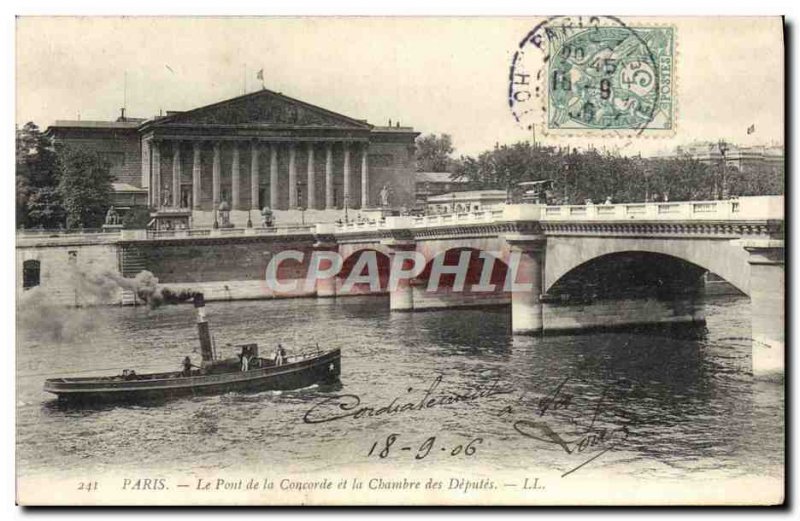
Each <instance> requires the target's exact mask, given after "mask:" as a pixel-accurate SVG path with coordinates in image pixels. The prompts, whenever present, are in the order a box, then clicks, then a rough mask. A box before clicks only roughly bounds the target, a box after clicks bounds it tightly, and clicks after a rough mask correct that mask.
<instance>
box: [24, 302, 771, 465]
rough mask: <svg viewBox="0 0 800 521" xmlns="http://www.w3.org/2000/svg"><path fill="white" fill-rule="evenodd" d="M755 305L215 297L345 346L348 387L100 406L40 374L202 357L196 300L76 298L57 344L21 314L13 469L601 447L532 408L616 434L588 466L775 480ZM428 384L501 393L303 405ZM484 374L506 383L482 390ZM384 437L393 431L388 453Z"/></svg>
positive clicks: (265, 323)
mask: <svg viewBox="0 0 800 521" xmlns="http://www.w3.org/2000/svg"><path fill="white" fill-rule="evenodd" d="M749 305H750V304H749V301H748V300H747V299H745V298H736V297H715V298H713V299H710V300H708V301H707V303H706V306H705V309H706V315H707V326H706V328H705V329H703V330H700V331H697V330H695V331H685V332H678V333H676V332H672V333H667V332H663V331H653V330H650V331H629V332H602V333H589V334H581V335H564V336H547V337H544V338H534V337H513V336H512V335H511V334H510V310H509V309H508V308H502V307H500V308H493V309H489V310H463V309H461V310H443V311H433V312H418V313H391V312H390V311H389V309H388V300H387V299H386V298H382V297H352V298H347V299H339V300H336V301H334V300H314V299H291V300H278V301H240V302H230V303H220V302H215V303H210V304H209V305H208V306H207V310H208V316H209V320H210V323H211V327H212V332H213V334H214V336H215V339H216V342H217V344H218V345H219V346H222V345H223V344H224V343H226V342H231V343H237V342H242V343H244V342H251V341H255V342H258V343H259V345H261V346H262V350H263V349H264V347H263V346H268V349H269V350H270V351H271V349H272V348H273V346H274V345H275V344H276V343H277V342H282V343H283V345H284V346H287V347H288V348H289V350H290V351H291V350H299V349H302V348H306V347H308V346H314V345H316V344H317V343H318V344H319V346H320V347H322V348H334V347H338V348H341V349H342V376H341V385H339V386H335V387H327V388H324V387H323V388H320V387H315V388H310V389H304V390H299V391H290V392H283V393H278V392H264V393H260V394H252V395H238V394H227V395H223V396H210V397H197V398H186V399H179V400H174V401H170V402H167V403H165V404H162V405H157V406H135V405H120V406H109V407H98V408H93V409H86V408H83V409H75V408H64V407H63V406H59V404H58V403H57V402H55V401H54V400H53V397H51V396H50V395H48V394H46V393H44V392H43V391H42V385H43V382H44V380H45V378H47V377H52V376H68V375H71V374H74V375H84V376H88V375H92V374H118V373H119V372H121V370H122V369H123V368H132V369H136V370H137V372H140V373H141V372H145V371H147V370H177V369H179V367H180V362H181V360H182V359H183V357H184V356H185V355H186V354H191V355H192V357H193V359H195V360H199V351H198V349H197V347H196V344H197V341H196V338H197V335H196V330H195V325H194V311H193V308H192V307H191V306H188V305H181V306H165V307H162V308H159V309H156V310H149V309H146V308H141V307H140V308H132V307H127V308H119V307H105V308H92V309H79V310H71V311H70V312H69V313H71V315H67V316H66V317H58V319H59V320H61V319H64V318H66V319H68V320H70V321H71V324H72V327H71V328H68V329H66V330H64V331H62V333H61V334H63V335H64V336H65V338H62V339H61V341H58V342H56V341H54V340H53V338H52V337H51V336H50V335H51V334H52V331H51V330H49V329H48V330H42V331H31V330H25V328H24V327H21V328H20V331H19V335H18V341H17V344H18V345H17V374H18V379H17V396H16V400H17V440H16V443H17V462H18V473H19V475H20V476H43V475H45V474H53V473H65V474H73V475H74V474H80V473H83V474H86V475H88V474H89V473H92V474H94V473H102V472H108V471H115V472H119V471H125V470H126V469H131V470H135V471H136V472H139V473H142V472H144V471H147V470H152V471H164V470H165V469H168V470H169V471H170V472H173V473H186V474H188V475H198V474H201V473H203V472H207V471H214V472H217V473H219V472H225V471H226V470H235V469H239V468H241V467H243V466H248V465H252V466H253V467H254V468H264V467H267V468H291V469H292V470H293V471H297V472H306V471H308V472H319V471H332V472H336V471H338V470H340V469H343V468H346V467H347V466H348V465H359V464H370V463H374V464H380V463H381V462H382V461H391V465H393V466H394V467H393V468H406V469H420V468H422V469H424V468H429V467H432V466H435V467H436V468H442V467H448V466H449V467H452V468H454V469H462V470H463V469H465V468H466V469H482V470H484V471H491V470H493V469H497V470H506V471H513V470H515V469H528V468H531V467H532V466H539V467H542V468H544V467H547V468H551V469H556V470H557V471H558V472H560V473H566V472H569V471H570V470H572V469H574V468H575V467H576V466H578V465H579V464H580V463H581V462H583V461H585V460H586V459H588V456H589V455H591V454H596V453H597V450H599V448H600V447H601V446H602V444H601V445H599V446H598V447H595V448H593V449H592V450H588V451H587V452H586V455H587V456H585V457H577V456H576V454H567V452H566V451H565V450H563V447H561V446H559V445H557V444H555V443H549V442H547V440H544V441H542V440H536V439H534V438H533V437H530V436H526V435H523V434H521V433H520V429H515V427H514V426H515V424H516V425H518V426H521V430H527V431H529V434H530V433H531V432H533V434H536V433H537V432H538V433H539V434H541V431H538V430H536V429H535V428H533V429H532V428H531V427H530V426H531V423H530V422H536V421H546V422H547V425H548V426H549V428H551V429H552V430H553V431H557V432H560V433H564V434H562V436H565V437H566V436H568V435H569V434H570V433H572V434H574V433H578V432H583V431H585V430H586V429H587V428H591V429H594V430H595V431H596V430H597V429H606V432H608V433H612V434H609V438H613V440H610V441H609V440H605V442H604V443H606V446H608V445H609V444H611V443H612V442H614V443H615V445H614V447H613V448H612V450H609V451H608V452H606V453H604V454H603V455H602V456H600V457H597V458H596V459H595V460H593V461H592V462H591V463H590V464H587V466H586V468H587V469H588V468H589V467H592V468H594V469H596V470H601V471H603V472H610V473H612V474H615V475H623V476H629V477H630V476H633V477H637V478H639V477H642V478H656V479H662V478H666V479H668V478H679V477H680V478H683V477H687V476H696V477H698V478H700V479H702V478H704V477H707V476H715V475H724V476H754V475H767V476H771V477H777V478H780V477H781V476H782V475H783V457H784V452H783V446H784V438H783V411H784V402H783V391H782V387H781V386H780V385H776V384H770V383H762V382H754V381H753V378H752V376H751V375H750V374H749V371H750V344H749V342H748V341H747V340H746V338H748V336H749ZM54 320H56V317H54ZM220 349H221V350H223V351H224V347H221V348H220ZM262 353H263V351H262ZM437 377H438V378H440V379H441V382H440V383H439V384H438V386H436V385H437V384H436V379H437ZM432 385H434V386H436V388H435V389H434V390H433V391H431V393H430V396H443V395H452V394H453V393H458V394H460V395H462V396H465V395H470V394H472V395H473V397H474V396H475V395H476V394H477V393H478V392H479V391H481V390H482V391H484V394H489V395H490V396H478V397H475V398H474V399H472V400H467V401H461V402H458V403H452V404H444V405H437V406H434V407H430V408H426V409H424V410H419V409H417V410H410V411H406V412H403V413H396V414H383V415H378V416H374V417H369V416H365V417H361V418H352V417H347V418H343V419H339V420H333V421H326V422H323V423H314V424H311V423H306V422H304V416H305V415H306V414H308V415H309V416H308V418H309V419H310V420H312V421H318V420H323V419H325V418H330V417H331V416H332V415H335V414H341V412H342V411H341V410H339V409H337V408H335V407H320V406H319V405H318V404H319V403H320V401H321V400H324V399H326V398H330V397H331V396H335V395H343V394H348V395H356V396H358V397H359V398H360V400H361V405H362V406H370V407H374V408H376V409H377V408H379V407H381V406H385V405H388V404H390V403H392V401H393V400H394V399H395V398H398V401H397V403H407V402H409V403H410V402H414V403H417V402H419V401H420V400H421V399H422V398H423V397H424V395H425V390H426V389H429V388H430V387H431V386H432ZM492 386H494V387H493V389H494V390H495V391H500V390H502V391H504V393H503V394H493V393H492V392H485V391H486V390H487V389H490V388H492ZM505 391H507V392H505ZM548 396H549V397H550V398H552V399H550V400H547V399H543V398H546V397H548ZM354 399H355V398H353V397H350V398H349V400H354ZM348 403H352V402H348ZM315 405H317V408H316V409H314V410H313V411H311V413H308V411H309V410H310V409H311V408H312V407H314V406H315ZM520 420H522V421H523V423H522V424H518V423H517V422H519V421H520ZM525 422H528V423H525ZM587 426H589V427H587ZM534 431H535V432H534ZM622 432H624V433H625V434H624V435H623V434H621V433H622ZM391 434H394V435H396V441H395V443H394V444H393V446H392V444H390V449H389V451H388V452H387V453H386V456H387V457H386V458H385V459H384V458H381V457H380V452H381V450H382V449H384V448H385V447H386V439H387V436H390V435H391ZM431 438H433V440H432V441H428V440H430V439H431ZM476 438H479V439H480V440H479V441H474V442H473V444H472V448H473V449H474V453H473V452H472V451H470V452H471V453H470V454H469V455H467V454H466V450H465V449H466V448H467V446H468V444H469V443H470V442H471V441H473V440H475V439H476ZM426 441H427V444H426ZM373 445H374V446H375V448H374V449H373V451H372V454H369V453H370V449H371V448H373ZM402 447H407V448H406V449H405V450H403V449H402ZM593 451H594V452H593ZM454 453H455V454H454ZM583 471H584V470H583V469H581V470H579V472H583Z"/></svg>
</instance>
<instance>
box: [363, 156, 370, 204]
mask: <svg viewBox="0 0 800 521" xmlns="http://www.w3.org/2000/svg"><path fill="white" fill-rule="evenodd" d="M368 152H369V145H368V144H366V143H365V144H364V147H363V148H362V149H361V208H367V207H369V173H368V170H367V163H368V160H367V158H368Z"/></svg>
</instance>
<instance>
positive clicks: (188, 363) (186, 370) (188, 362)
mask: <svg viewBox="0 0 800 521" xmlns="http://www.w3.org/2000/svg"><path fill="white" fill-rule="evenodd" d="M192 367H193V366H192V359H191V358H189V357H188V356H187V357H186V358H184V359H183V372H182V373H181V374H182V375H183V376H191V374H192Z"/></svg>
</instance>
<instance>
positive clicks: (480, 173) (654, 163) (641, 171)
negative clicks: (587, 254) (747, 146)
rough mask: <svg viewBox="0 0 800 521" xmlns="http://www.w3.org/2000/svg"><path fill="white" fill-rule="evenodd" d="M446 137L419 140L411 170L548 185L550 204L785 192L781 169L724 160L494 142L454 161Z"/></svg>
mask: <svg viewBox="0 0 800 521" xmlns="http://www.w3.org/2000/svg"><path fill="white" fill-rule="evenodd" d="M453 152H454V148H453V145H452V139H451V137H450V136H449V135H447V134H443V135H441V136H437V135H434V134H429V135H426V136H421V137H420V138H418V139H417V156H416V159H417V164H416V166H417V171H419V172H436V171H438V172H450V174H451V178H452V179H456V180H464V181H467V187H466V189H475V190H479V189H499V190H506V191H509V192H510V193H512V192H514V191H515V190H516V189H517V186H518V184H519V183H521V182H525V181H543V180H551V181H552V188H551V189H550V191H549V195H550V197H549V201H548V202H550V203H553V204H584V203H585V202H586V201H588V200H591V201H593V202H595V203H601V202H604V201H607V200H608V199H611V200H612V201H613V202H619V203H626V202H642V201H654V200H659V201H665V200H670V201H689V200H713V199H720V198H723V197H734V196H747V195H779V194H783V193H784V165H783V163H781V164H780V166H779V167H777V168H776V167H774V166H767V165H764V166H763V167H758V166H756V167H753V168H751V169H748V170H746V171H740V170H739V169H738V168H736V167H735V166H733V165H724V166H723V165H722V162H721V161H719V162H717V163H709V162H702V161H699V160H697V159H693V158H691V157H670V158H642V157H641V156H639V155H637V156H623V155H621V154H619V153H611V152H603V151H599V150H596V149H593V148H591V149H588V150H577V149H574V148H572V149H570V148H568V147H552V146H532V145H531V144H530V143H528V142H519V143H514V144H511V145H497V146H495V148H494V149H492V150H487V151H485V152H482V153H480V154H478V155H477V156H461V157H459V158H454V157H453Z"/></svg>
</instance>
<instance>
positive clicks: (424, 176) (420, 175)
mask: <svg viewBox="0 0 800 521" xmlns="http://www.w3.org/2000/svg"><path fill="white" fill-rule="evenodd" d="M414 175H415V176H416V181H417V182H418V183H468V182H469V181H467V180H466V179H450V176H451V175H452V174H451V173H450V172H417V173H415V174H414Z"/></svg>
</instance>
